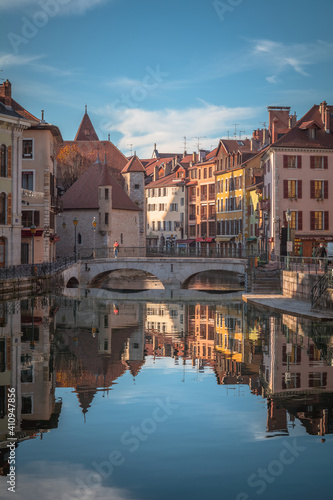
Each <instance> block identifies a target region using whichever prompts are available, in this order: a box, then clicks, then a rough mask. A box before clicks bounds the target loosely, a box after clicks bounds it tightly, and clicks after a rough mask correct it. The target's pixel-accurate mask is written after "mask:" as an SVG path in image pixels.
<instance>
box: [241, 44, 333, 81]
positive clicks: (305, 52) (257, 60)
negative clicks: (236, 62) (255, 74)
mask: <svg viewBox="0 0 333 500" xmlns="http://www.w3.org/2000/svg"><path fill="white" fill-rule="evenodd" d="M250 43H251V44H252V45H253V47H252V49H250V54H249V58H250V60H252V64H253V66H257V67H263V68H267V69H270V70H273V72H274V75H273V76H268V77H266V80H267V81H268V82H269V83H276V79H277V75H279V74H281V73H283V72H286V71H288V70H290V69H292V70H293V71H295V72H296V73H299V74H300V75H302V76H309V75H310V73H309V71H306V69H308V68H310V66H314V65H316V64H318V63H320V62H327V61H332V59H333V43H331V42H323V41H321V40H317V41H315V42H311V43H291V44H288V43H283V42H274V41H272V40H251V41H250ZM246 64H248V62H247V63H246Z"/></svg>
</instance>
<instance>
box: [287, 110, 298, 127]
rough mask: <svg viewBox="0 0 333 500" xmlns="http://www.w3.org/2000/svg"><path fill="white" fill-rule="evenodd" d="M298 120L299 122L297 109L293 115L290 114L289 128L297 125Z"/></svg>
mask: <svg viewBox="0 0 333 500" xmlns="http://www.w3.org/2000/svg"><path fill="white" fill-rule="evenodd" d="M296 122H297V116H296V111H295V113H294V114H293V115H290V116H289V120H288V128H293V127H295V125H296Z"/></svg>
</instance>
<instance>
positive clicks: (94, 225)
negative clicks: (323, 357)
mask: <svg viewBox="0 0 333 500" xmlns="http://www.w3.org/2000/svg"><path fill="white" fill-rule="evenodd" d="M92 225H93V228H94V246H93V258H95V246H96V226H97V221H96V217H94V218H93V220H92Z"/></svg>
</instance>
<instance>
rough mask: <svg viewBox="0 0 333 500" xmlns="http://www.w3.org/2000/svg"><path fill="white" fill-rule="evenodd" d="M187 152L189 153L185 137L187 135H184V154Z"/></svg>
mask: <svg viewBox="0 0 333 500" xmlns="http://www.w3.org/2000/svg"><path fill="white" fill-rule="evenodd" d="M186 151H187V150H186V137H185V135H184V154H185V153H186Z"/></svg>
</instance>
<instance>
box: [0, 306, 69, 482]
mask: <svg viewBox="0 0 333 500" xmlns="http://www.w3.org/2000/svg"><path fill="white" fill-rule="evenodd" d="M53 332H54V317H53V313H52V308H51V306H50V302H49V301H48V300H47V299H45V298H41V297H39V298H34V297H33V298H29V299H27V300H23V301H19V300H17V301H11V302H6V303H1V304H0V471H1V474H2V475H7V473H8V471H9V467H8V448H7V445H8V442H9V441H8V437H9V434H8V389H9V388H10V389H15V396H16V397H15V400H16V401H15V418H16V422H15V433H14V435H15V437H16V438H17V445H19V443H20V442H21V441H23V440H26V439H31V438H35V437H37V436H39V437H40V438H42V436H43V433H45V432H49V431H50V430H51V429H55V428H56V427H57V426H58V420H59V415H60V412H61V401H57V400H56V398H55V369H54V348H53V344H52V338H53Z"/></svg>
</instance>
